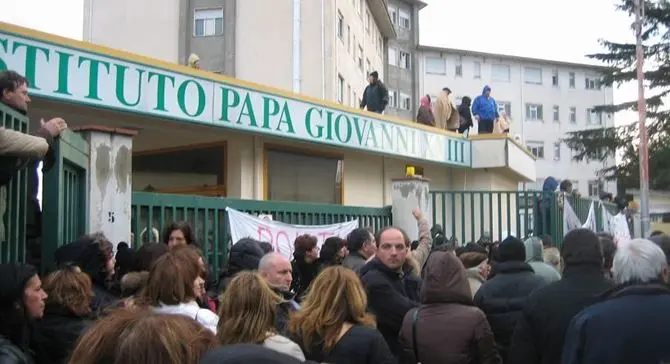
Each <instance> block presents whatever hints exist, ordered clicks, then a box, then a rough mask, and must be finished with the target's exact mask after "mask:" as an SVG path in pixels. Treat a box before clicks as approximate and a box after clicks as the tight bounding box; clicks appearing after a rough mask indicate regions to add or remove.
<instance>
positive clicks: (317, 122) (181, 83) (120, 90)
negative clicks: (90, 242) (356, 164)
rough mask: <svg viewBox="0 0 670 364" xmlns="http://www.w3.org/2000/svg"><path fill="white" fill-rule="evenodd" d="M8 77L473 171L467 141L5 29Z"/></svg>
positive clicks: (2, 55)
mask: <svg viewBox="0 0 670 364" xmlns="http://www.w3.org/2000/svg"><path fill="white" fill-rule="evenodd" d="M0 26H3V25H2V24H0ZM82 44H83V43H82ZM3 69H11V70H15V71H17V72H20V73H22V74H24V75H25V76H26V78H27V79H28V81H29V83H30V87H31V90H30V92H31V93H32V94H35V95H39V96H43V97H48V98H52V99H58V100H62V101H68V102H76V103H82V104H87V105H92V106H100V107H106V108H111V109H116V110H124V111H130V112H137V113H142V114H147V115H152V116H156V117H163V118H170V119H175V120H180V121H185V122H197V123H202V124H208V125H212V126H218V127H224V128H232V129H237V130H243V131H248V132H255V133H262V134H266V135H272V136H278V137H285V138H292V139H299V140H303V141H308V142H317V143H324V144H329V145H333V146H337V147H344V148H353V149H359V150H364V151H370V152H377V153H382V154H387V155H395V156H401V157H407V158H416V159H420V160H428V161H434V162H440V163H446V164H451V165H460V166H470V145H469V141H467V140H463V139H460V138H454V137H449V136H446V135H442V134H438V133H433V132H430V131H426V130H424V129H420V128H415V127H411V126H406V125H401V124H396V123H391V122H388V121H383V120H380V119H375V118H373V117H369V116H364V115H362V114H358V113H353V112H346V111H342V110H338V109H336V108H331V107H328V106H323V105H320V104H316V103H310V102H306V101H302V100H299V99H298V98H288V97H284V96H279V95H275V94H271V93H268V92H265V91H262V90H254V89H248V88H246V87H243V86H238V85H233V84H230V83H226V82H222V81H216V80H213V79H212V80H209V79H205V78H199V77H194V76H190V75H187V74H182V73H178V72H174V71H168V70H165V69H162V68H160V67H157V66H151V65H145V64H138V63H135V62H132V61H126V60H122V59H117V58H112V57H110V56H107V55H104V54H96V53H93V52H90V51H88V50H84V49H83V48H82V49H74V48H72V47H70V46H65V45H58V44H53V43H49V42H47V41H44V40H38V39H32V38H29V37H27V36H24V35H19V34H13V33H9V32H7V31H5V30H3V29H1V28H0V70H3ZM212 77H213V78H215V77H216V76H215V75H212Z"/></svg>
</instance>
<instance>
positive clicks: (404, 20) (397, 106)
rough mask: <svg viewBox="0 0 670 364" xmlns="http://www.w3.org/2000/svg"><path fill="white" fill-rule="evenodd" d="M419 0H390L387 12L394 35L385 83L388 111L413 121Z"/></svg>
mask: <svg viewBox="0 0 670 364" xmlns="http://www.w3.org/2000/svg"><path fill="white" fill-rule="evenodd" d="M424 7H426V3H424V2H422V1H419V0H389V5H388V12H389V15H390V16H391V21H392V22H393V26H394V27H395V30H396V34H397V37H396V38H392V39H389V43H388V57H387V58H388V62H387V64H386V67H387V70H386V72H385V73H386V78H385V79H384V82H385V83H386V86H387V87H388V88H389V98H390V100H389V108H388V109H387V112H386V113H387V114H389V115H395V116H398V117H400V118H403V119H405V120H414V118H415V117H416V113H417V111H418V103H419V82H420V74H419V57H417V46H418V45H419V11H420V10H421V9H423V8H424Z"/></svg>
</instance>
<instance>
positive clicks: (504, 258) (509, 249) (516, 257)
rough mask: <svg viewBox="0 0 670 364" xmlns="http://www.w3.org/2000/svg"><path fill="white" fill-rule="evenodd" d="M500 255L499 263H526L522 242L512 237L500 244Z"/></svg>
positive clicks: (524, 248)
mask: <svg viewBox="0 0 670 364" xmlns="http://www.w3.org/2000/svg"><path fill="white" fill-rule="evenodd" d="M498 252H499V254H500V262H509V261H517V262H525V261H526V247H525V246H524V245H523V241H521V240H520V239H519V238H517V237H514V236H509V237H507V238H506V239H505V240H503V241H502V243H500V246H499V247H498Z"/></svg>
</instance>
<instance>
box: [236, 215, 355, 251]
mask: <svg viewBox="0 0 670 364" xmlns="http://www.w3.org/2000/svg"><path fill="white" fill-rule="evenodd" d="M226 211H227V212H228V223H229V224H230V235H231V238H232V241H233V242H237V241H239V240H240V239H242V238H252V239H256V240H259V241H266V242H268V243H270V244H272V247H273V249H274V251H276V252H278V253H280V254H281V255H283V256H284V257H286V258H287V259H288V260H291V259H293V242H294V241H295V238H297V237H298V236H300V235H304V234H309V235H313V236H315V237H316V238H317V246H319V247H321V245H322V244H323V242H324V241H325V240H326V239H328V238H329V237H331V236H339V237H340V238H342V239H345V238H346V237H347V235H348V234H349V233H350V232H351V231H353V230H354V229H356V228H357V227H358V220H352V221H347V222H343V223H339V224H332V225H289V224H284V223H282V222H277V221H269V220H263V219H259V218H257V217H255V216H252V215H249V214H246V213H244V212H241V211H237V210H235V209H231V208H229V207H228V208H226Z"/></svg>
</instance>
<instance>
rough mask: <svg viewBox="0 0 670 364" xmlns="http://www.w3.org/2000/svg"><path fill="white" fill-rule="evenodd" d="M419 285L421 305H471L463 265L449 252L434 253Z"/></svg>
mask: <svg viewBox="0 0 670 364" xmlns="http://www.w3.org/2000/svg"><path fill="white" fill-rule="evenodd" d="M424 271H425V273H424V277H423V283H422V284H421V293H420V294H421V296H420V297H421V303H422V304H431V303H461V304H466V305H472V291H471V290H470V283H468V275H467V273H466V271H465V268H464V267H463V263H461V261H460V260H459V259H458V258H456V255H454V254H453V253H450V252H434V253H432V254H431V255H430V257H429V258H428V261H427V262H426V266H425V268H424Z"/></svg>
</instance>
